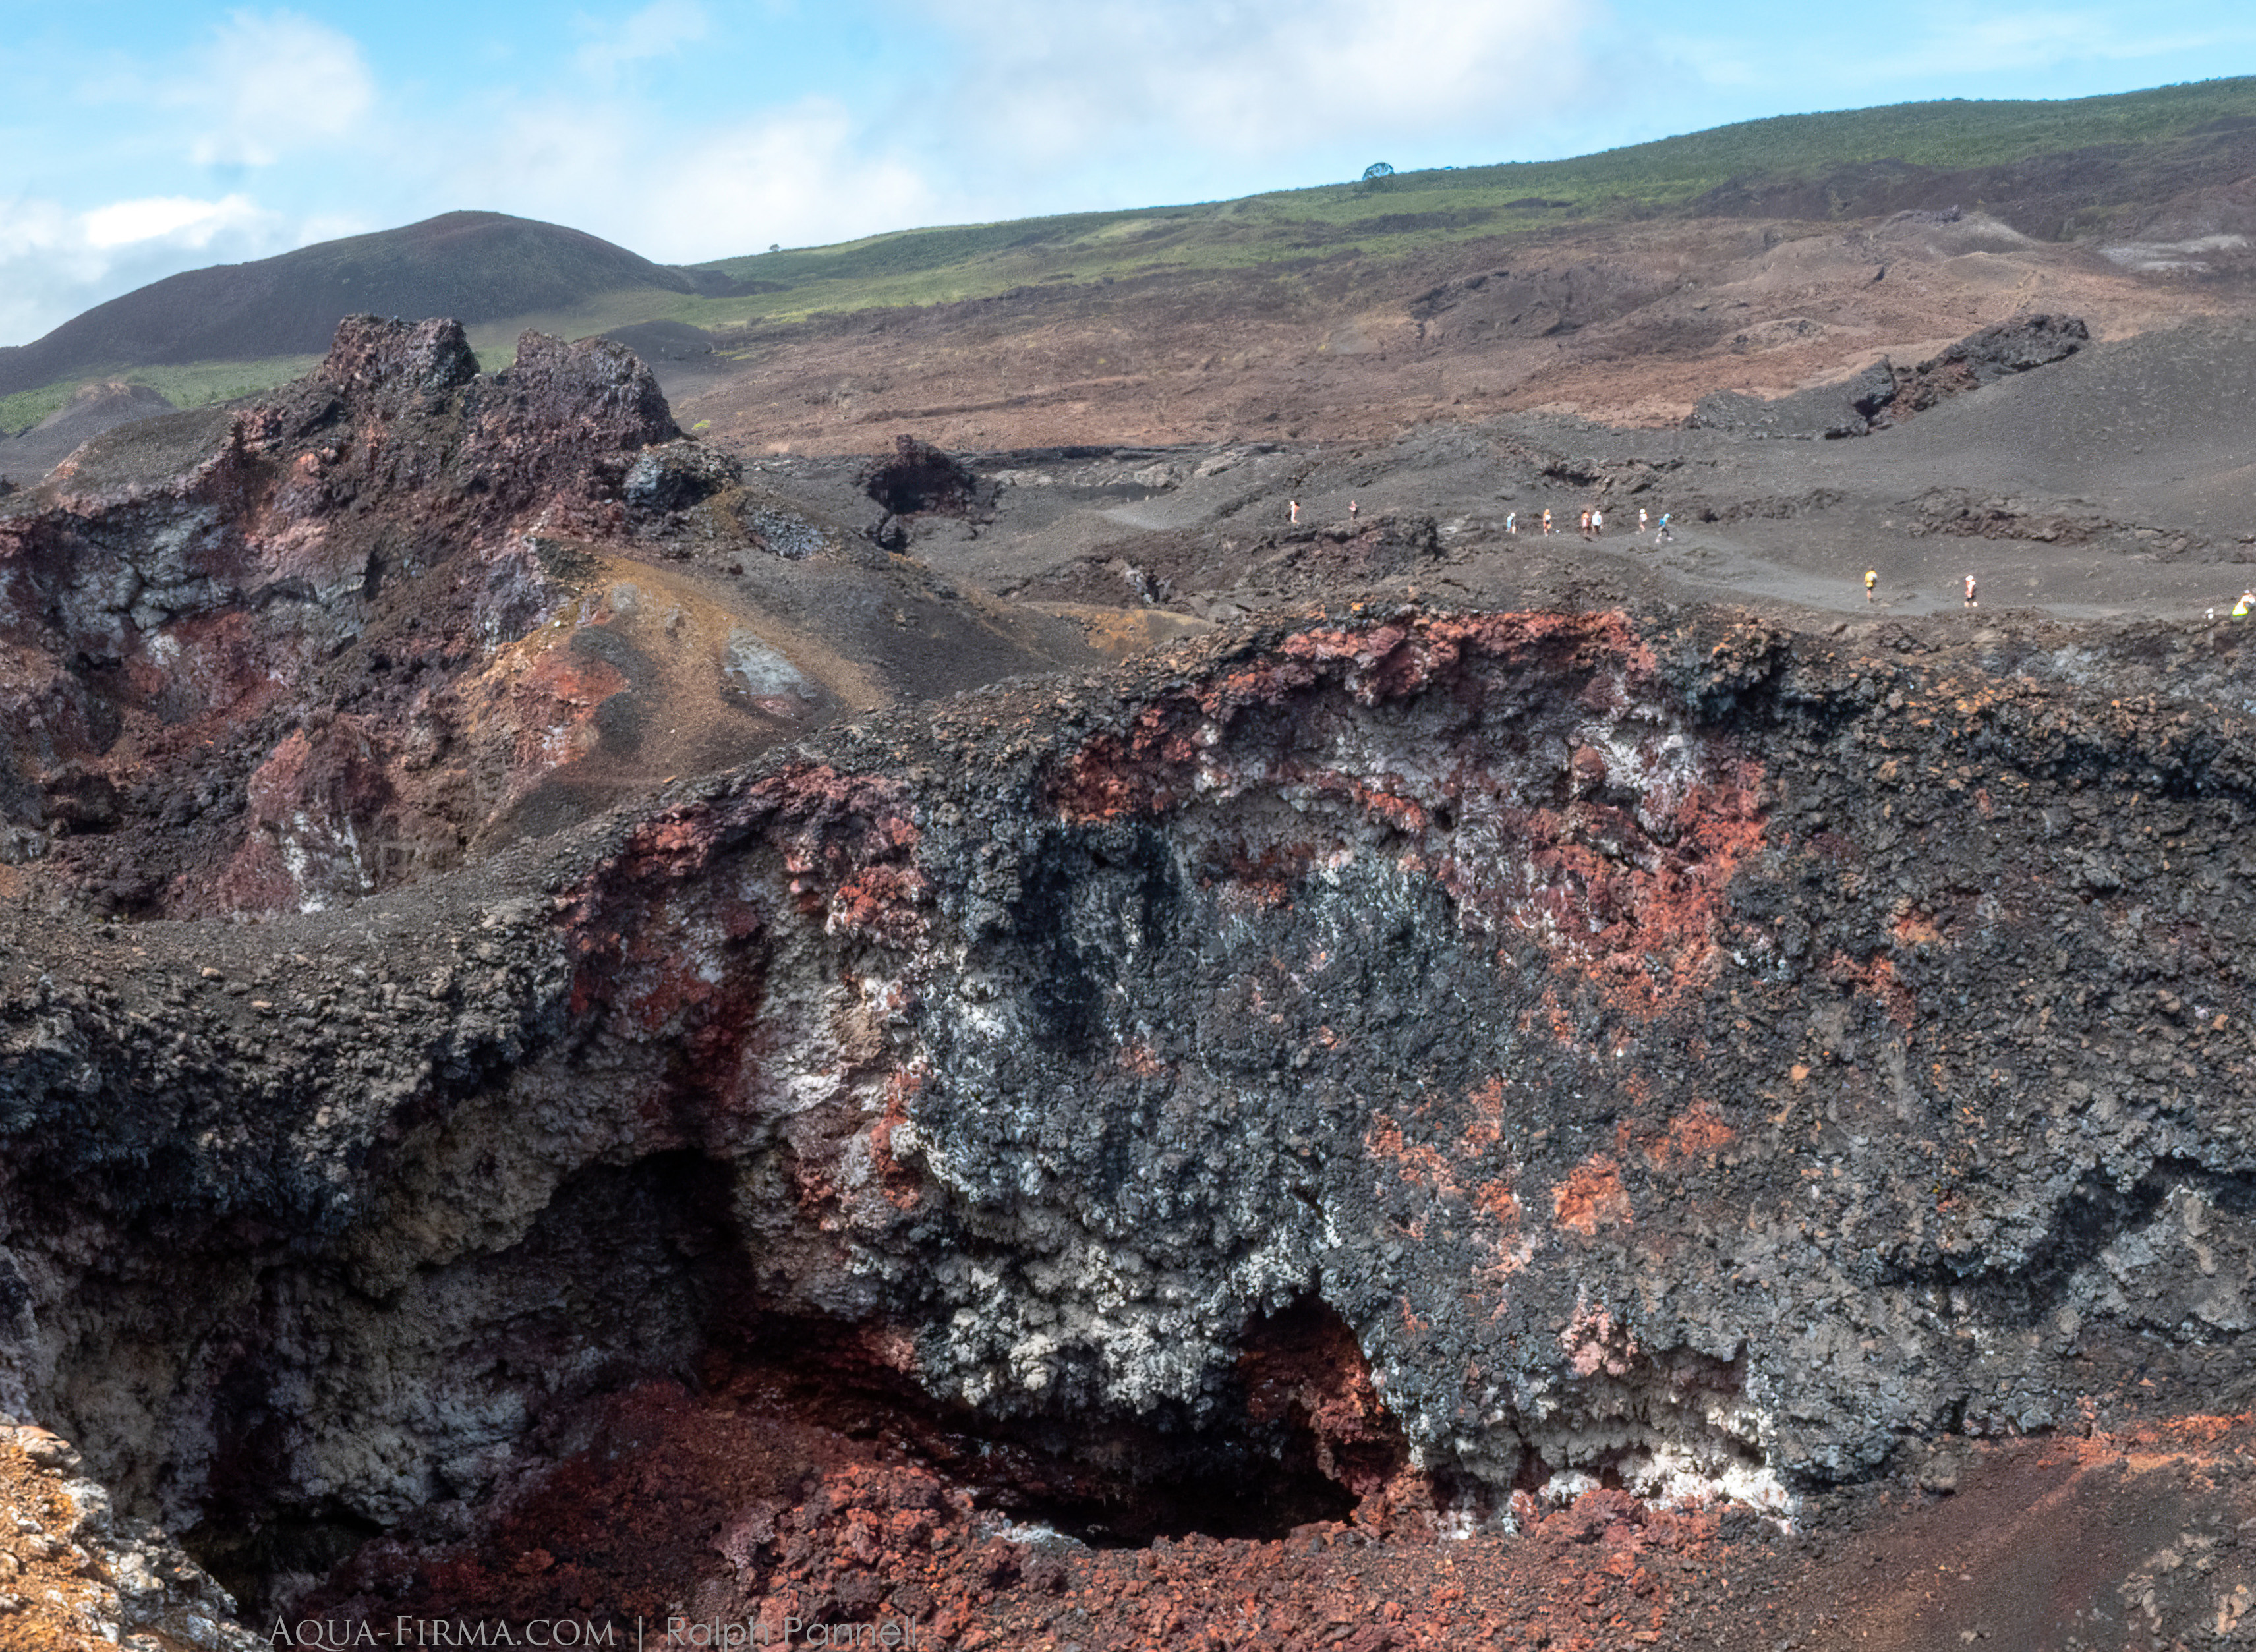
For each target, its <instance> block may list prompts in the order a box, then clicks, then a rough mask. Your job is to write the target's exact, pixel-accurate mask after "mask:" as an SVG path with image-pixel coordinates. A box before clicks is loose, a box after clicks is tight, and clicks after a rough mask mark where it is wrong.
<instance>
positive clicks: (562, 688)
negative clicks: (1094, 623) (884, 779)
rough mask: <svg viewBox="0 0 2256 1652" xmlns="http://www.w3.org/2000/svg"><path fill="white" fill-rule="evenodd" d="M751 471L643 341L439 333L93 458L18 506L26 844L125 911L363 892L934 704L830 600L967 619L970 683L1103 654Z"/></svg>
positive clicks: (442, 328)
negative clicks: (715, 446)
mask: <svg viewBox="0 0 2256 1652" xmlns="http://www.w3.org/2000/svg"><path fill="white" fill-rule="evenodd" d="M741 482H742V471H741V467H740V466H739V464H738V462H737V460H734V459H733V458H730V457H729V456H727V455H725V454H721V453H715V452H712V451H711V450H709V449H707V448H705V447H704V446H702V444H701V443H698V442H696V441H694V440H693V439H688V438H686V437H684V436H683V435H682V434H681V432H680V430H679V429H678V428H677V427H676V425H675V424H674V421H673V416H672V414H671V413H670V412H669V411H668V410H667V407H666V400H665V398H664V397H663V396H662V395H660V394H659V389H658V386H657V383H656V381H655V380H653V379H652V377H651V376H650V374H649V372H648V371H647V369H645V368H644V367H643V365H642V364H641V363H640V362H638V361H637V360H636V359H635V357H634V356H633V355H631V353H630V352H628V351H627V350H626V349H624V348H622V347H621V346H619V345H617V344H613V343H610V342H609V341H604V340H601V339H589V340H583V341H580V342H578V343H572V344H567V343H565V342H563V341H560V340H556V339H552V338H547V337H545V336H543V335H541V334H533V333H528V334H525V336H524V337H523V338H522V339H520V340H519V341H518V354H517V359H516V362H515V363H514V364H513V365H512V366H511V368H510V369H508V370H507V371H505V372H503V373H499V374H493V375H481V374H480V373H479V371H478V369H477V362H476V357H475V356H474V355H472V353H471V351H470V348H469V344H468V343H467V341H465V339H464V337H463V334H462V327H460V326H459V325H458V324H456V323H455V322H452V321H444V320H428V321H421V322H416V323H412V324H410V323H405V322H400V321H396V320H393V321H386V320H378V319H377V318H375V317H372V316H361V317H355V318H351V319H349V320H347V321H346V322H345V323H344V324H343V325H342V327H339V329H338V331H337V334H336V339H335V345H334V346H333V348H331V350H330V352H329V355H328V358H327V359H326V360H325V361H324V362H322V363H321V367H320V368H319V369H318V370H317V371H315V372H314V374H313V375H311V376H309V377H307V379H305V380H302V381H300V382H299V383H295V384H293V385H289V386H286V387H284V388H283V389H282V390H278V391H277V392H275V393H274V394H273V395H272V396H271V397H266V398H264V399H262V400H261V401H259V402H257V404H253V405H251V406H249V407H247V408H243V409H239V410H235V411H227V410H221V409H207V410H201V411H194V412H184V413H175V414H172V415H169V416H166V417H162V418H152V419H146V420H143V421H141V422H139V423H137V424H133V425H126V426H123V427H121V428H119V429H117V430H115V431H112V432H109V433H108V434H106V435H103V436H102V437H99V438H97V439H95V440H94V441H92V442H90V443H88V444H87V445H86V446H84V447H82V448H81V449H80V450H79V451H78V452H77V453H74V455H73V456H72V457H71V458H70V459H68V460H66V461H64V462H63V463H62V464H61V465H60V466H58V467H56V468H55V469H54V471H53V473H52V474H51V475H48V476H47V477H46V480H45V481H44V482H42V483H41V484H40V485H39V486H38V487H36V488H33V489H25V490H22V491H20V492H17V493H13V494H11V495H10V496H7V498H6V499H5V501H4V503H0V640H4V643H5V644H6V651H7V664H6V667H5V671H4V674H0V861H9V862H12V863H15V864H18V865H35V866H37V867H39V868H45V870H46V872H48V873H50V874H53V877H52V878H51V879H50V880H49V881H50V882H51V883H52V884H53V886H54V887H55V888H56V889H60V891H62V892H63V893H65V894H67V896H68V897H69V898H71V899H73V900H75V901H81V902H84V903H90V904H91V905H92V906H93V907H94V909H95V910H98V911H103V912H113V913H118V914H123V915H125V916H129V917H149V916H155V915H159V914H163V915H169V916H177V917H197V916H214V915H223V914H250V913H260V912H267V911H273V910H290V909H293V908H309V907H315V906H325V905H334V904H337V903H343V902H349V901H351V900H355V899H358V898H360V897H361V896H365V895H368V894H371V893H374V892H376V891H378V890H381V889H389V888H392V887H395V886H398V885H399V884H402V883H405V882H412V881H413V880H415V879H417V878H419V877H422V876H426V875H430V874H433V873H434V872H442V871H445V870H448V869H449V868H454V867H456V866H459V865H461V864H462V862H463V861H464V859H465V857H466V856H473V855H475V854H479V853H483V849H484V848H485V847H488V846H490V845H491V844H494V843H496V842H499V841H504V840H508V839H510V838H511V837H514V836H516V835H518V834H520V833H525V832H528V831H533V832H537V831H542V830H547V829H550V828H552V827H553V826H556V825H560V824H561V823H563V822H564V821H567V820H569V819H577V818H581V817H582V816H584V815H586V814H588V813H589V812H594V811H595V810H596V809H599V808H601V807H603V806H604V805H607V804H608V803H610V802H611V801H613V800H615V799H617V798H619V797H622V796H625V795H632V794H634V793H637V792H639V791H641V790H642V789H643V788H644V787H645V786H646V785H647V784H649V782H651V781H652V780H653V779H663V778H664V777H666V776H667V775H669V774H673V773H676V772H695V771H698V770H707V769H711V768H715V767H718V766H721V765H723V764H725V763H730V762H738V761H742V760H743V758H744V756H748V755H749V754H750V753H751V752H752V751H755V750H757V749H759V748H760V747H762V746H764V745H765V744H767V743H770V742H772V741H775V740H778V739H781V738H788V737H791V736H793V735H798V734H800V733H803V732H804V731H805V730H806V729H807V728H811V727H813V726H814V725H815V724H817V723H819V722H820V721H823V720H824V719H825V718H827V717H828V716H830V715H832V714H835V713H836V712H837V711H838V710H839V709H841V708H842V707H843V706H870V705H876V704H883V703H885V702H886V701H887V700H889V699H891V698H892V697H893V695H894V694H895V693H896V692H902V688H903V687H905V686H906V685H902V684H899V683H898V679H896V680H888V673H887V672H886V671H885V668H884V667H883V666H881V665H876V664H865V663H863V662H861V661H858V660H857V659H856V658H855V657H854V656H855V655H856V654H857V653H866V652H867V651H868V650H862V649H859V648H857V647H856V646H855V645H854V644H853V643H845V645H844V646H843V647H842V646H841V644H842V643H844V636H843V634H842V631H841V629H840V628H839V627H838V626H837V625H835V624H828V625H826V624H824V623H821V622H819V621H817V622H810V618H809V616H810V615H821V614H823V613H824V612H826V611H828V610H834V609H836V608H843V607H853V608H857V609H859V610H861V611H864V612H867V611H869V610H871V609H877V610H878V612H880V613H894V614H899V615H900V618H899V622H897V623H898V624H900V625H906V624H907V623H908V616H909V615H910V614H911V613H916V614H919V615H928V614H930V613H931V612H932V611H933V610H934V608H946V609H948V610H950V611H949V612H948V613H947V614H946V615H943V616H939V617H938V618H937V619H936V620H935V629H937V630H938V632H939V634H941V635H943V636H946V635H951V634H955V633H959V632H962V631H965V630H969V631H970V632H973V633H974V634H975V635H976V636H978V637H979V639H980V643H979V644H978V645H975V646H973V647H969V648H965V649H962V650H959V651H958V652H957V654H956V655H955V657H954V658H953V659H951V660H949V661H948V662H947V663H945V664H942V665H941V668H940V669H938V670H936V671H931V672H929V673H927V677H928V678H934V679H937V684H938V685H944V686H945V687H949V688H952V687H957V686H964V685H969V683H972V682H976V681H980V680H984V678H987V677H989V676H991V675H996V674H1001V673H1002V672H1004V671H1009V670H1012V669H1026V668H1028V667H1029V666H1036V665H1051V664H1060V663H1072V662H1075V661H1077V659H1078V658H1079V657H1080V654H1079V651H1078V650H1071V649H1068V650H1062V651H1061V652H1059V653H1051V652H1047V651H1046V650H1044V648H1043V647H1042V645H1041V643H1040V642H1039V641H1038V640H1037V639H1035V638H1034V637H1033V636H1026V635H1023V634H1020V635H1013V634H1012V631H1011V629H1010V628H1009V627H1007V626H998V624H997V623H995V622H994V620H993V618H992V617H991V616H990V615H986V614H983V613H976V612H971V611H969V610H970V609H971V608H974V607H976V605H974V604H969V603H967V602H965V601H961V600H956V599H954V597H953V595H952V594H951V595H950V596H949V597H946V598H940V597H938V596H937V594H936V593H934V592H933V591H929V590H926V589H924V588H923V587H922V583H921V575H920V571H919V570H917V569H916V568H915V566H914V565H911V564H900V565H898V566H895V565H893V564H892V563H890V562H888V560H887V559H885V558H882V557H876V558H874V565H873V563H872V559H871V553H870V552H867V550H866V547H865V548H864V550H863V552H862V555H861V556H860V557H859V558H852V557H848V556H846V555H845V554H844V553H843V547H844V545H846V544H847V543H848V542H849V539H850V534H849V533H848V531H846V530H844V529H842V528H841V527H839V526H838V525H837V524H828V523H824V522H821V521H815V520H810V519H808V518H807V517H806V516H805V515H804V514H803V513H797V512H794V511H793V510H790V509H788V508H787V507H786V506H784V505H783V504H781V503H779V502H777V501H775V500H772V499H771V498H768V497H766V496H762V495H759V494H758V493H755V492H747V491H746V490H745V489H744V488H743V487H742V486H741ZM779 559H788V560H791V561H795V562H806V563H807V564H808V566H807V567H806V568H804V569H798V570H793V569H785V568H782V567H781V566H779ZM849 589H850V590H852V591H853V592H854V593H855V596H854V598H853V599H852V601H851V602H850V603H849V602H846V601H842V598H843V596H844V593H845V592H846V591H847V590H849ZM881 605H882V606H881ZM863 623H864V624H869V623H877V621H865V622H863ZM892 629H894V628H893V627H892V626H888V628H887V630H888V632H889V633H890V632H891V630H892ZM1025 629H1026V628H1025V627H1024V626H1021V627H1020V628H1019V630H1020V632H1021V633H1023V632H1024V631H1025ZM917 686H918V687H922V686H924V685H922V684H920V685H917Z"/></svg>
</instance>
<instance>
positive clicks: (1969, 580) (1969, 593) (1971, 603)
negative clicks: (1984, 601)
mask: <svg viewBox="0 0 2256 1652" xmlns="http://www.w3.org/2000/svg"><path fill="white" fill-rule="evenodd" d="M1966 606H1967V607H1968V608H1979V607H1981V606H1982V605H1981V604H1980V603H1979V602H1977V601H1975V600H1974V576H1973V575H1972V574H1968V575H1967V576H1966Z"/></svg>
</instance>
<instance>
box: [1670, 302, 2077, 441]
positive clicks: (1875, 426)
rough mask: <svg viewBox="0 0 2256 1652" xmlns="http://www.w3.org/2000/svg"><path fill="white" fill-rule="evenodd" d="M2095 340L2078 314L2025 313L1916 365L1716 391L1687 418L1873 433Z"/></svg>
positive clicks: (1807, 433)
mask: <svg viewBox="0 0 2256 1652" xmlns="http://www.w3.org/2000/svg"><path fill="white" fill-rule="evenodd" d="M2090 341H2091V332H2090V328H2089V327H2086V326H2085V325H2084V323H2083V321H2082V320H2079V319H2077V318H2076V317H2075V316H2072V315H2026V316H2018V317H2016V318H2014V319H2013V320H2010V321H2000V322H1999V323H1998V324H1997V325H1996V326H1994V327H1984V328H1983V329H1982V330H1981V331H1980V332H1978V333H1974V334H1969V335H1968V336H1967V337H1965V338H1963V339H1961V340H1960V341H1958V342H1957V343H1956V344H1954V345H1952V346H1951V347H1950V348H1949V349H1947V350H1945V351H1943V352H1942V355H1937V356H1934V357H1931V358H1929V359H1928V360H1927V361H1924V362H1921V363H1920V364H1919V365H1918V366H1916V367H1912V368H1900V367H1896V366H1894V365H1893V364H1892V363H1890V362H1888V361H1887V360H1886V358H1883V359H1882V360H1880V361H1878V362H1874V363H1873V364H1872V366H1870V367H1868V368H1866V369H1865V370H1864V371H1863V372H1861V373H1858V374H1855V375H1853V376H1851V377H1850V378H1848V379H1845V380H1844V381H1843V382H1842V383H1838V384H1823V385H1820V386H1818V387H1817V388H1816V389H1815V390H1797V391H1795V392H1794V394H1793V395H1791V396H1781V397H1775V398H1773V399H1769V400H1766V399H1764V398H1763V397H1759V396H1747V395H1744V394H1742V393H1741V392H1739V391H1738V390H1712V391H1710V393H1709V394H1707V395H1705V396H1703V397H1701V398H1700V400H1699V403H1698V404H1697V405H1696V406H1695V407H1694V408H1693V410H1692V412H1691V415H1690V417H1688V418H1687V419H1686V420H1685V424H1686V425H1687V427H1688V428H1690V429H1693V430H1727V431H1734V432H1740V433H1742V434H1747V435H1756V436H1780V437H1800V438H1803V439H1811V438H1817V439H1837V438H1840V437H1844V436H1864V435H1868V434H1870V433H1871V432H1873V431H1875V430H1885V429H1886V428H1887V427H1888V426H1889V425H1900V424H1901V423H1903V422H1904V421H1905V420H1906V419H1908V418H1912V417H1913V416H1914V415H1915V414H1917V413H1920V412H1922V411H1925V410H1927V409H1928V408H1930V407H1933V406H1935V404H1937V403H1939V402H1944V401H1948V400H1949V399H1950V397H1954V396H1963V395H1964V394H1965V393H1966V392H1967V391H1969V390H1980V389H1981V388H1982V387H1983V386H1984V385H1985V384H1994V383H1997V382H1998V381H1999V379H2002V378H2008V377H2011V376H2013V375H2014V374H2016V373H2026V372H2027V371H2028V370H2029V369H2031V368H2036V367H2046V366H2049V365H2050V364H2051V363H2052V362H2058V361H2062V360H2064V359H2066V358H2067V357H2069V356H2070V355H2075V354H2076V352H2077V351H2078V350H2080V349H2082V348H2083V347H2084V346H2085V345H2086V344H2088V343H2090Z"/></svg>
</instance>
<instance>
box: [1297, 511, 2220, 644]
mask: <svg viewBox="0 0 2256 1652" xmlns="http://www.w3.org/2000/svg"><path fill="white" fill-rule="evenodd" d="M1291 510H1292V520H1293V523H1294V525H1295V526H1297V525H1298V524H1299V523H1300V520H1301V502H1300V501H1299V500H1297V499H1295V500H1294V501H1293V502H1292V506H1291ZM1361 514H1362V512H1361V510H1360V509H1359V508H1358V507H1357V504H1356V502H1355V501H1354V500H1352V499H1350V500H1349V501H1348V502H1347V516H1348V520H1349V521H1350V522H1354V521H1355V520H1356V519H1357V517H1359V516H1361ZM1504 531H1505V532H1506V533H1507V534H1510V535H1512V537H1513V538H1518V537H1519V512H1518V511H1516V510H1514V511H1511V512H1508V513H1507V514H1506V515H1505V518H1504ZM1557 531H1558V529H1557V526H1556V524H1555V521H1554V519H1553V517H1552V515H1551V509H1550V507H1549V506H1548V505H1547V506H1545V507H1544V509H1543V515H1542V517H1541V518H1540V532H1541V534H1542V535H1543V537H1544V538H1550V537H1551V535H1553V534H1554V533H1555V532H1557ZM1576 531H1577V532H1579V533H1580V534H1581V535H1582V537H1583V538H1585V539H1600V538H1604V537H1605V531H1606V513H1605V510H1604V507H1603V506H1600V505H1591V506H1589V507H1588V508H1586V509H1585V510H1583V513H1582V516H1581V517H1580V519H1579V521H1578V522H1577V524H1576ZM1637 531H1638V537H1639V538H1644V537H1645V535H1646V534H1647V533H1650V534H1652V535H1653V544H1654V545H1668V544H1671V543H1673V542H1674V539H1675V538H1676V536H1675V535H1674V533H1672V532H1671V531H1669V526H1668V512H1667V511H1666V510H1664V511H1662V512H1661V513H1660V518H1659V519H1658V520H1657V521H1656V520H1655V519H1654V517H1653V513H1652V512H1651V511H1650V510H1646V507H1644V506H1643V505H1639V507H1638V508H1637ZM1879 586H1880V574H1879V569H1877V568H1866V569H1865V601H1867V602H1875V603H1876V602H1878V601H1879V600H1880V593H1879ZM1979 588H1980V587H1979V585H1978V581H1977V580H1975V578H1974V576H1973V575H1972V574H1968V575H1966V577H1965V579H1964V580H1963V581H1962V582H1961V587H1960V596H1961V601H1962V604H1963V606H1964V607H1966V608H1979V607H1981V606H1982V603H1981V600H1980V598H1979V596H1978V590H1979ZM2215 615H2216V610H2215V609H2214V608H2212V609H2210V616H2211V617H2212V618H2214V617H2215ZM2232 617H2233V618H2234V619H2236V620H2245V619H2249V618H2256V587H2252V588H2250V589H2248V590H2245V591H2243V592H2242V593H2241V594H2240V600H2239V601H2237V602H2235V603H2234V604H2233V605H2232Z"/></svg>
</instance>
